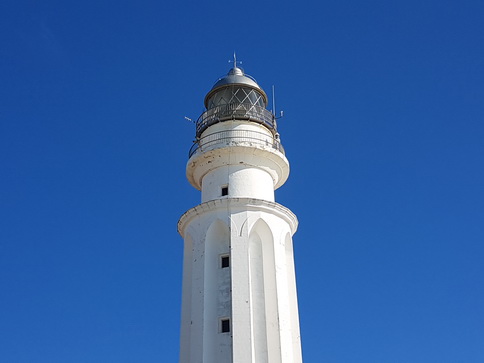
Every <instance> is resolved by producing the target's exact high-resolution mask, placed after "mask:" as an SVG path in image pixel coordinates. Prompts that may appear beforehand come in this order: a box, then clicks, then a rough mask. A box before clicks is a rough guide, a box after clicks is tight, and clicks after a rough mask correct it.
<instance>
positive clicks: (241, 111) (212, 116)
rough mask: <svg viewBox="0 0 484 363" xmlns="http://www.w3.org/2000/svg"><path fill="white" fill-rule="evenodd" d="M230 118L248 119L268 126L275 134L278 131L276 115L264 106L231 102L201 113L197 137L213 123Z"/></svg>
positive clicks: (197, 125)
mask: <svg viewBox="0 0 484 363" xmlns="http://www.w3.org/2000/svg"><path fill="white" fill-rule="evenodd" d="M229 120H248V121H252V122H257V123H259V124H261V125H264V126H265V127H267V128H268V129H269V130H270V131H271V132H272V134H273V135H275V134H276V133H277V130H276V122H275V119H274V115H273V114H272V113H271V112H269V111H268V110H266V109H265V108H264V107H261V106H257V105H253V104H250V103H229V104H224V105H219V106H215V107H213V108H211V109H209V110H207V111H205V112H204V113H202V114H201V115H200V117H199V118H198V120H197V122H196V128H197V137H200V136H201V135H202V133H203V132H204V131H205V130H206V129H207V128H208V127H209V126H211V125H213V124H216V123H218V122H223V121H229Z"/></svg>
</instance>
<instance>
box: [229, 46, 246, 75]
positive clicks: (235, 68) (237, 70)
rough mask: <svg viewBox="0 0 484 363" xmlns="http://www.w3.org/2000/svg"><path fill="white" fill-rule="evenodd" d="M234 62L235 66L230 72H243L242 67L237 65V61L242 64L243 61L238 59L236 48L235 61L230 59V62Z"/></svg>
mask: <svg viewBox="0 0 484 363" xmlns="http://www.w3.org/2000/svg"><path fill="white" fill-rule="evenodd" d="M232 62H233V63H234V66H233V68H232V69H231V70H230V71H229V74H243V71H242V69H241V68H239V67H237V63H239V64H242V62H241V61H238V60H237V54H235V50H234V60H233V61H232V60H229V63H232Z"/></svg>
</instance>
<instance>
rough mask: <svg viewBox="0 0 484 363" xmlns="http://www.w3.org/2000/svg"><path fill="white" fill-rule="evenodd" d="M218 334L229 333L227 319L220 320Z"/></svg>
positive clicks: (228, 320)
mask: <svg viewBox="0 0 484 363" xmlns="http://www.w3.org/2000/svg"><path fill="white" fill-rule="evenodd" d="M220 332H221V333H229V332H230V319H228V318H224V319H220Z"/></svg>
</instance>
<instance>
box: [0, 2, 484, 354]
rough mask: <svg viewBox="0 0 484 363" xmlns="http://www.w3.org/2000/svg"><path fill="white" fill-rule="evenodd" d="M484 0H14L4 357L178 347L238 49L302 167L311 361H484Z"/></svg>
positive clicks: (298, 245) (4, 98)
mask: <svg viewBox="0 0 484 363" xmlns="http://www.w3.org/2000/svg"><path fill="white" fill-rule="evenodd" d="M483 11H484V3H483V2H481V1H445V0H443V1H435V0H429V1H426V0H423V1H422V0H421V1H416V0H408V1H355V0H339V1H321V2H320V1H318V2H316V1H311V2H308V1H301V2H287V1H281V2H278V3H265V2H255V1H246V2H230V1H226V2H220V1H214V2H210V3H202V2H186V1H185V2H162V1H138V2H127V1H95V2H94V1H83V2H68V1H53V0H45V1H8V0H7V1H3V2H2V4H1V5H0V166H1V170H2V173H1V175H2V176H1V178H0V291H1V295H0V361H2V362H8V363H17V362H18V363H27V362H28V363H31V362H35V363H44V362H45V363H57V362H59V363H61V362H62V363H66V362H68V363H71V362H72V363H77V362H82V363H86V362H96V363H97V362H103V363H104V362H116V363H128V362H145V363H149V362H175V361H177V357H178V339H179V337H178V335H179V320H180V317H179V315H180V304H181V271H182V249H183V243H182V239H181V237H180V236H179V235H178V234H177V231H176V224H177V221H178V218H179V216H180V215H181V214H182V213H183V212H184V211H185V210H187V209H189V208H191V207H192V206H194V205H196V204H198V203H199V199H200V196H199V192H198V191H196V190H195V189H193V188H192V187H191V186H190V185H189V184H188V182H187V181H186V179H185V164H186V161H187V154H188V150H189V148H190V146H191V143H192V140H193V138H194V132H195V130H194V126H193V125H192V124H190V123H189V122H187V121H186V120H184V116H188V117H190V118H193V119H196V118H197V117H198V115H199V114H200V113H201V112H202V111H203V98H204V96H205V94H206V92H208V90H209V89H210V88H211V86H212V85H213V83H214V82H215V81H216V79H217V78H218V77H219V76H221V75H223V74H225V73H226V72H227V71H228V69H229V67H230V65H229V63H228V62H227V61H228V60H229V59H230V58H231V56H232V53H233V51H234V50H235V51H236V52H237V54H238V58H239V59H240V60H242V61H243V64H242V66H243V67H244V68H245V70H246V72H247V73H249V74H250V75H252V76H254V77H255V78H256V79H257V81H258V82H259V84H260V85H261V86H262V87H263V88H264V89H265V90H266V92H267V93H268V94H270V89H271V86H272V85H273V84H274V85H275V86H276V92H277V106H278V109H279V110H284V114H285V116H284V118H283V119H282V120H281V121H280V122H279V130H280V133H281V139H282V142H283V145H284V147H285V149H286V152H287V157H288V158H289V160H290V162H291V175H290V178H289V180H288V182H287V183H286V184H285V185H284V186H283V187H282V188H281V189H279V190H278V191H277V194H276V198H277V200H278V202H280V203H281V204H283V205H285V206H287V207H289V208H291V209H292V210H293V211H294V212H295V213H296V214H297V216H298V218H299V221H300V225H299V230H298V232H297V233H296V235H295V236H294V243H295V256H296V273H297V282H298V291H299V308H300V320H301V332H302V342H303V355H304V359H305V361H306V362H327V363H352V362H357V363H358V362H368V363H374V362H382V363H387V362H388V363H397V362H398V363H399V362H402V363H403V362H408V363H420V362H422V363H424V362H425V363H432V362H438V363H446V362H449V363H454V362H466V363H474V362H475V363H478V362H479V363H480V362H484V344H483V341H484V310H483V306H484V284H483V279H484V264H483V261H484V246H483V242H484V193H483V192H484V172H483V155H484V143H483V140H484V126H483V119H484V103H483V98H484V75H483V69H484V61H483V59H484V49H483V44H484V30H483V26H482V14H483Z"/></svg>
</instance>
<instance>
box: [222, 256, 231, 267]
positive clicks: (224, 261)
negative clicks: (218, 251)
mask: <svg viewBox="0 0 484 363" xmlns="http://www.w3.org/2000/svg"><path fill="white" fill-rule="evenodd" d="M229 266H230V258H229V256H221V257H220V267H222V268H226V267H229Z"/></svg>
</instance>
